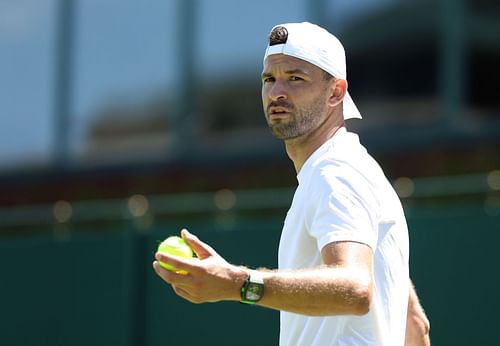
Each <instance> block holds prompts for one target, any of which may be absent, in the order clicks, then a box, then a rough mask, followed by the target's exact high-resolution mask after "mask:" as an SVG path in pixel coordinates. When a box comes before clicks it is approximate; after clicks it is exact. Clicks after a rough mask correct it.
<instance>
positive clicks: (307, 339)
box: [279, 128, 409, 346]
mask: <svg viewBox="0 0 500 346" xmlns="http://www.w3.org/2000/svg"><path fill="white" fill-rule="evenodd" d="M297 179H298V182H299V185H298V187H297V190H296V192H295V195H294V197H293V202H292V205H291V207H290V210H289V211H288V214H287V216H286V219H285V224H284V227H283V231H282V234H281V240H280V246H279V268H281V269H301V268H312V267H317V266H320V265H322V264H323V260H322V257H321V249H322V248H323V247H324V246H325V245H327V244H329V243H332V242H336V241H355V242H360V243H364V244H367V245H368V246H370V247H371V249H372V250H373V254H374V281H375V289H374V295H373V299H372V305H371V307H370V312H369V313H368V314H366V315H364V316H354V315H339V316H327V317H310V316H305V315H299V314H295V313H289V312H285V311H282V312H281V328H280V329H281V330H280V345H281V346H327V345H339V346H340V345H349V346H354V345H380V346H392V345H394V346H400V345H403V344H404V335H405V326H406V309H407V304H408V294H409V270H408V257H409V245H408V230H407V225H406V220H405V217H404V213H403V208H402V206H401V202H400V200H399V198H398V196H397V195H396V193H395V192H394V189H393V188H392V186H391V184H390V183H389V182H388V180H387V178H386V177H385V175H384V173H383V172H382V170H381V168H380V166H379V165H378V164H377V162H376V161H375V160H374V159H373V158H372V157H371V156H370V155H369V154H368V153H367V151H366V149H365V148H364V147H363V146H362V145H361V144H360V142H359V139H358V136H357V135H356V134H353V133H350V132H347V130H346V129H345V128H341V129H340V130H339V131H338V132H337V133H336V134H335V136H334V137H333V138H331V139H330V140H328V141H327V142H326V143H324V144H323V145H322V146H321V147H320V148H318V149H317V150H316V151H315V152H314V153H313V154H312V155H311V156H310V157H309V158H308V159H307V161H306V162H305V163H304V165H303V167H302V169H301V170H300V172H299V174H298V176H297Z"/></svg>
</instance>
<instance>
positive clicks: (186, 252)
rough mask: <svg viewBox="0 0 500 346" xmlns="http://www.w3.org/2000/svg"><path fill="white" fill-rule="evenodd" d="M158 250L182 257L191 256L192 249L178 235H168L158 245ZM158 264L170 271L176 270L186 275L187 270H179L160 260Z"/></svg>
mask: <svg viewBox="0 0 500 346" xmlns="http://www.w3.org/2000/svg"><path fill="white" fill-rule="evenodd" d="M158 252H165V253H167V254H169V255H174V256H179V257H183V258H192V257H193V250H192V249H191V247H190V246H189V245H188V244H187V243H186V241H185V240H184V239H182V238H181V237H178V236H170V237H168V238H167V239H165V240H164V241H162V242H161V243H160V245H158ZM160 265H161V266H162V267H163V268H165V269H167V270H170V271H173V272H176V273H177V274H183V275H187V274H188V272H187V271H185V270H179V269H177V268H175V267H174V266H172V265H170V264H168V263H164V262H160Z"/></svg>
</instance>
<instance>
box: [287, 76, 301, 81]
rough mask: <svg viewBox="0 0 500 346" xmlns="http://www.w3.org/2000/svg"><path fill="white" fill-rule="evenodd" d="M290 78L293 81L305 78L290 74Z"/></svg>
mask: <svg viewBox="0 0 500 346" xmlns="http://www.w3.org/2000/svg"><path fill="white" fill-rule="evenodd" d="M290 80H291V81H292V82H296V81H303V80H304V79H303V78H301V77H299V76H290Z"/></svg>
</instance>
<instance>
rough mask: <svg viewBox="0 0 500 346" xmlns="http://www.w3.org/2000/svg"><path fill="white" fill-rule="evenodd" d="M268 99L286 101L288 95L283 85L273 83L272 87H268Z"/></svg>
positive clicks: (278, 82)
mask: <svg viewBox="0 0 500 346" xmlns="http://www.w3.org/2000/svg"><path fill="white" fill-rule="evenodd" d="M268 97H269V98H270V99H271V100H272V101H278V100H286V99H287V98H288V94H287V92H286V88H285V85H284V83H282V82H280V81H275V82H274V83H272V85H271V86H269V90H268Z"/></svg>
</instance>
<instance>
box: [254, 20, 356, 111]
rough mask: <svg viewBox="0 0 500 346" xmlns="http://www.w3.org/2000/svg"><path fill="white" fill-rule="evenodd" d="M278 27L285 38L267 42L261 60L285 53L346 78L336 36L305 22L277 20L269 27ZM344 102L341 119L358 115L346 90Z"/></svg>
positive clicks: (343, 53) (333, 74)
mask: <svg viewBox="0 0 500 346" xmlns="http://www.w3.org/2000/svg"><path fill="white" fill-rule="evenodd" d="M277 27H284V28H285V29H286V31H287V32H288V38H287V39H286V42H285V43H279V44H274V45H270V44H269V43H268V46H267V49H266V53H265V54H264V61H265V60H266V58H267V57H268V56H269V55H272V54H285V55H289V56H293V57H295V58H298V59H301V60H305V61H307V62H309V63H311V64H313V65H316V66H318V67H319V68H321V69H322V70H324V71H326V72H328V73H330V74H331V75H332V76H334V77H336V78H340V79H346V80H347V71H346V59H345V50H344V47H343V46H342V43H340V41H339V40H338V39H337V38H336V37H335V36H333V35H332V34H330V33H329V32H328V31H326V30H325V29H323V28H322V27H320V26H318V25H315V24H311V23H308V22H303V23H287V24H279V25H276V26H274V27H273V29H272V30H274V29H275V28H277ZM272 30H271V31H272ZM343 102H344V106H343V108H344V119H351V118H359V119H361V113H360V112H359V110H358V107H356V105H355V104H354V101H353V100H352V98H351V95H349V92H347V93H346V94H345V96H344V101H343Z"/></svg>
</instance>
